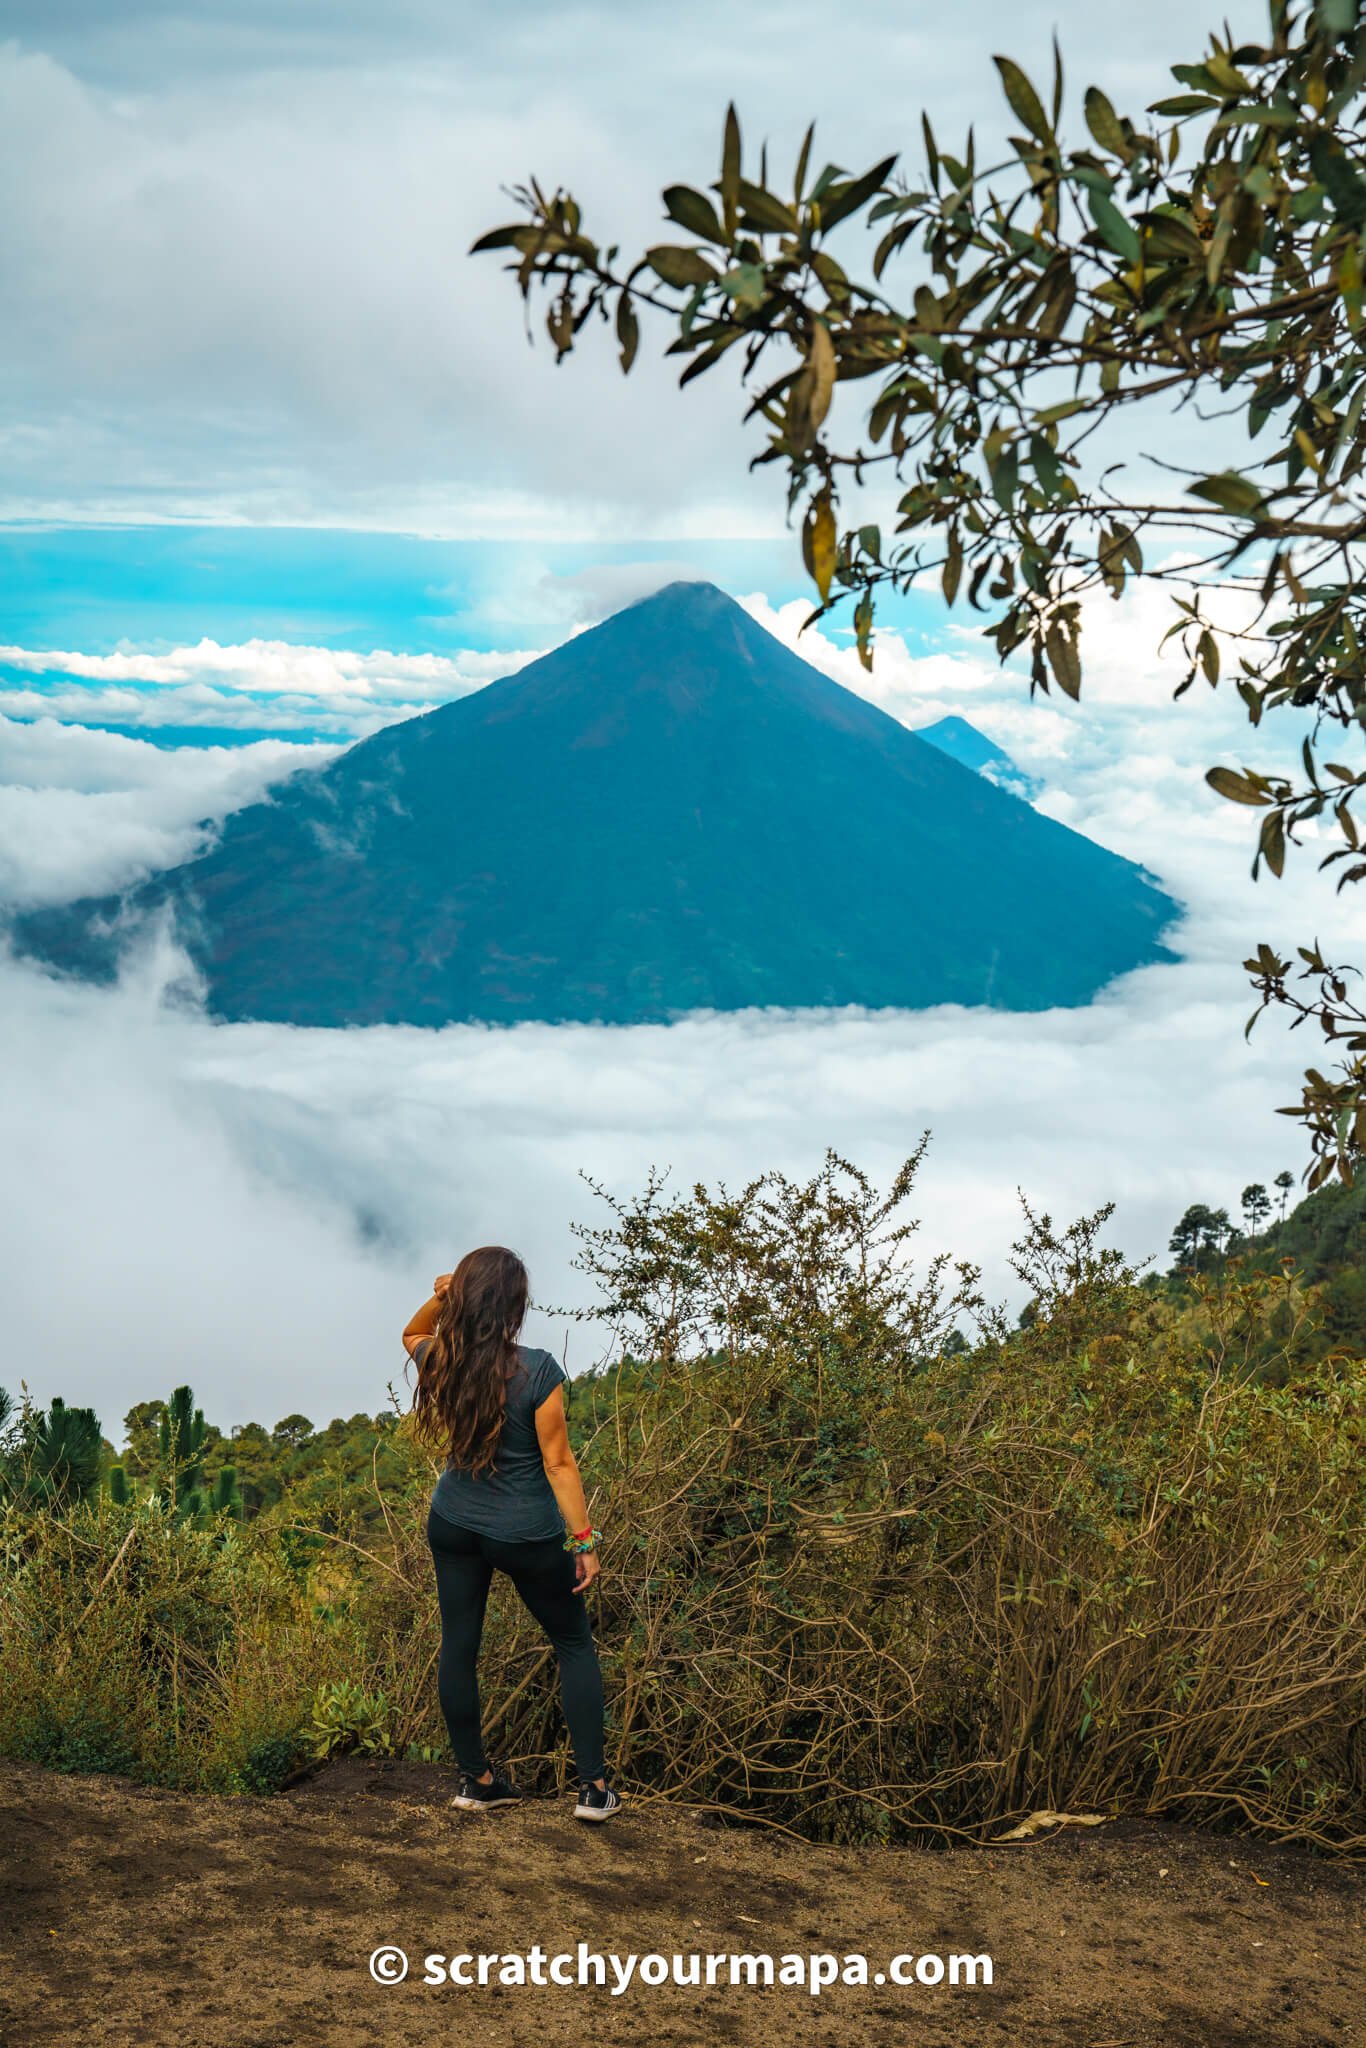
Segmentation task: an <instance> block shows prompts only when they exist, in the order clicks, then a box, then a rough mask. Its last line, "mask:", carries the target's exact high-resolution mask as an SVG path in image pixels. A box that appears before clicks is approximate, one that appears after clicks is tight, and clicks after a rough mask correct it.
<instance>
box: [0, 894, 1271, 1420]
mask: <svg viewBox="0 0 1366 2048" xmlns="http://www.w3.org/2000/svg"><path fill="white" fill-rule="evenodd" d="M1220 943H1222V941H1220V942H1219V943H1216V942H1215V939H1214V935H1213V934H1211V935H1210V937H1209V939H1208V940H1206V941H1205V942H1203V943H1201V944H1200V945H1199V946H1198V948H1197V951H1198V953H1199V955H1200V957H1199V959H1198V960H1197V961H1196V963H1195V964H1192V965H1185V966H1181V967H1170V968H1151V969H1146V970H1144V971H1143V972H1141V973H1140V974H1137V975H1135V976H1132V977H1129V978H1128V980H1127V981H1126V982H1125V983H1122V984H1119V985H1117V986H1116V987H1115V988H1114V989H1113V990H1112V991H1110V992H1108V993H1107V994H1106V995H1105V996H1104V997H1103V998H1102V999H1101V1000H1100V1001H1098V1002H1097V1003H1095V1004H1093V1005H1091V1006H1090V1007H1089V1008H1087V1009H1084V1010H1072V1011H1054V1012H1049V1013H1047V1014H1044V1015H1041V1016H1009V1015H1005V1014H1000V1013H990V1012H982V1011H962V1010H955V1009H944V1010H938V1011H931V1012H926V1013H924V1014H921V1015H908V1014H905V1013H884V1014H882V1015H860V1014H858V1013H854V1012H830V1013H817V1014H814V1015H806V1016H801V1015H784V1014H781V1013H754V1012H751V1013H746V1014H741V1015H738V1016H727V1017H706V1016H698V1017H695V1018H692V1019H689V1020H687V1021H685V1022H683V1023H681V1024H677V1025H674V1026H671V1027H662V1026H649V1027H641V1028H637V1029H631V1030H604V1029H600V1028H594V1027H588V1026H582V1027H581V1026H549V1025H527V1026H520V1027H517V1028H515V1029H512V1030H494V1029H482V1028H477V1027H469V1026H453V1027H449V1028H447V1029H446V1030H443V1031H439V1032H425V1031H419V1030H415V1029H409V1028H396V1027H395V1028H384V1029H375V1030H367V1031H338V1032H324V1031H303V1030H294V1029H290V1028H288V1027H281V1026H276V1025H262V1024H248V1025H233V1026H221V1025H218V1026H214V1025H209V1024H207V1023H205V1022H204V1021H203V1019H202V1018H201V1017H199V1016H198V1015H196V1014H194V1013H193V1011H190V1010H187V1009H184V1008H172V1009H166V1008H164V1007H161V1006H159V1004H158V1000H157V991H158V987H159V985H160V981H161V978H162V977H163V976H164V975H165V973H166V971H167V965H168V963H167V962H166V960H165V959H164V958H163V959H162V961H161V962H160V964H159V966H157V967H149V966H147V965H146V964H145V963H144V964H143V965H141V966H138V965H134V966H132V967H130V969H129V972H128V974H127V978H126V980H125V984H124V986H123V987H122V988H120V989H119V990H117V991H113V992H108V991H101V990H95V989H90V988H80V987H74V986H71V985H69V984H65V985H64V984H60V983H56V982H53V981H50V980H48V979H47V978H45V977H43V976H41V975H39V974H38V973H36V972H34V971H33V970H31V969H28V968H24V967H21V966H9V967H8V968H4V967H0V1004H2V1005H3V1008H4V1012H5V1015H6V1033H7V1039H8V1042H9V1044H10V1046H11V1048H12V1050H11V1053H10V1056H9V1057H8V1058H7V1060H6V1061H5V1062H4V1064H3V1067H0V1147H3V1149H4V1152H5V1156H6V1159H7V1160H8V1162H9V1164H10V1172H9V1173H8V1174H7V1176H6V1181H5V1193H4V1196H3V1198H2V1203H3V1206H0V1237H3V1241H4V1243H5V1246H6V1253H7V1260H6V1263H7V1267H8V1269H9V1272H10V1275H11V1278H10V1281H9V1283H8V1285H7V1289H6V1311H5V1323H6V1344H5V1350H6V1355H7V1357H8V1358H9V1359H11V1360H15V1361H19V1362H20V1368H21V1369H22V1370H23V1371H24V1372H25V1374H26V1377H27V1378H28V1380H29V1383H30V1385H31V1386H32V1388H33V1390H34V1392H35V1394H36V1395H38V1396H39V1397H40V1398H43V1399H46V1398H50V1397H51V1395H52V1394H54V1393H61V1394H63V1395H64V1396H65V1397H66V1398H67V1399H68V1400H89V1401H92V1402H93V1403H94V1404H95V1406H96V1407H97V1408H98V1409H99V1410H100V1412H101V1413H102V1415H103V1416H104V1418H105V1420H106V1423H108V1422H110V1421H111V1420H113V1419H115V1418H116V1417H118V1416H119V1415H121V1414H122V1413H123V1411H124V1409H126V1408H127V1407H128V1406H129V1405H130V1404H131V1402H132V1401H134V1400H135V1399H144V1398H148V1397H149V1396H151V1395H154V1394H157V1393H160V1392H164V1391H165V1390H167V1389H169V1387H170V1386H171V1385H173V1384H175V1383H177V1382H179V1381H180V1380H182V1379H186V1378H188V1379H190V1380H192V1381H193V1383H194V1385H195V1387H196V1390H197V1392H198V1393H199V1394H200V1396H201V1398H202V1399H203V1400H204V1401H205V1403H206V1406H207V1409H208V1412H209V1413H210V1415H211V1416H212V1417H213V1418H214V1419H215V1420H217V1421H219V1422H221V1423H225V1424H226V1423H231V1422H240V1421H242V1420H245V1419H247V1418H248V1417H250V1416H255V1417H257V1418H258V1419H261V1420H264V1421H266V1422H272V1421H274V1420H275V1419H277V1416H278V1415H282V1414H284V1413H286V1412H288V1411H290V1410H291V1409H295V1408H302V1409H303V1410H304V1411H305V1412H306V1413H308V1414H309V1415H311V1416H313V1418H314V1419H315V1420H322V1419H324V1418H326V1417H328V1416H330V1415H332V1414H333V1413H340V1414H346V1413H350V1412H353V1411H354V1410H355V1409H357V1408H366V1409H370V1410H373V1409H375V1408H377V1407H379V1406H380V1405H381V1404H382V1402H383V1399H384V1385H385V1381H386V1379H388V1378H389V1377H390V1376H392V1375H393V1374H394V1373H395V1372H396V1370H397V1369H398V1366H399V1364H400V1363H401V1361H400V1359H399V1352H398V1344H397V1333H398V1330H399V1329H400V1328H401V1327H402V1324H403V1322H404V1321H405V1320H406V1318H407V1316H408V1314H409V1313H410V1312H411V1310H412V1308H413V1307H414V1306H415V1304H416V1303H417V1301H418V1300H420V1299H421V1298H422V1296H423V1295H424V1293H425V1291H426V1288H427V1285H428V1281H429V1279H430V1275H431V1273H432V1272H433V1271H437V1270H441V1269H442V1268H445V1267H449V1265H450V1264H451V1262H452V1260H453V1259H454V1258H455V1257H456V1256H458V1254H459V1253H460V1252H461V1251H462V1250H463V1249H465V1248H467V1247H468V1245H469V1244H470V1243H472V1242H478V1241H487V1240H489V1239H493V1240H501V1241H505V1242H510V1243H512V1244H514V1245H516V1246H517V1247H518V1248H519V1249H520V1250H521V1251H522V1253H523V1255H524V1256H525V1257H526V1258H527V1259H528V1261H529V1263H530V1266H531V1269H532V1274H533V1279H534V1283H535V1288H536V1294H537V1298H538V1300H539V1301H541V1302H542V1303H551V1304H559V1305H560V1306H571V1305H573V1304H574V1303H575V1302H576V1301H582V1300H583V1298H584V1297H583V1294H582V1283H581V1281H580V1280H579V1278H578V1276H576V1275H575V1274H574V1273H573V1272H572V1270H571V1264H570V1261H571V1258H572V1255H573V1251H574V1244H573V1240H572V1238H571V1235H570V1231H569V1225H570V1223H571V1222H572V1221H575V1220H586V1219H590V1218H591V1216H592V1210H593V1207H594V1204H593V1203H592V1199H591V1197H590V1196H589V1195H588V1193H587V1190H586V1189H585V1188H584V1186H583V1185H582V1183H581V1181H580V1180H579V1178H578V1175H579V1172H580V1170H583V1171H584V1172H587V1173H590V1174H591V1175H592V1176H593V1177H594V1178H595V1179H598V1180H601V1181H603V1182H605V1183H606V1184H607V1185H608V1186H609V1187H610V1188H612V1189H614V1190H615V1191H617V1192H619V1193H622V1194H628V1193H630V1192H631V1191H632V1190H633V1189H635V1188H637V1187H638V1186H640V1184H641V1183H642V1181H643V1179H644V1176H645V1173H646V1171H647V1169H648V1168H649V1167H650V1166H651V1165H652V1164H658V1165H661V1166H668V1167H670V1168H672V1170H673V1173H674V1175H675V1176H676V1178H677V1180H678V1181H679V1182H680V1183H681V1184H683V1185H687V1184H689V1183H690V1182H691V1181H692V1180H693V1179H694V1178H702V1179H705V1180H708V1181H711V1182H715V1181H717V1180H721V1179H725V1180H729V1181H731V1182H732V1183H738V1182H740V1181H742V1180H743V1179H744V1178H746V1177H747V1176H748V1175H750V1174H751V1173H754V1172H756V1171H761V1170H763V1169H764V1168H766V1167H769V1166H778V1167H781V1168H783V1169H785V1170H786V1171H788V1172H790V1173H793V1174H802V1175H804V1174H806V1173H809V1172H811V1171H814V1169H815V1168H816V1166H817V1165H818V1164H819V1162H820V1157H821V1153H822V1149H823V1147H824V1146H825V1145H827V1144H831V1145H835V1146H837V1147H838V1148H839V1149H840V1150H841V1151H842V1152H844V1153H846V1154H848V1155H849V1156H851V1157H853V1158H855V1159H856V1160H858V1161H859V1162H860V1163H862V1164H863V1165H865V1166H866V1167H867V1168H868V1169H870V1170H871V1171H873V1172H875V1173H877V1174H879V1175H882V1176H887V1175H889V1174H890V1173H891V1171H892V1170H893V1168H894V1167H895V1165H896V1164H897V1163H898V1161H899V1158H900V1156H901V1155H902V1154H904V1153H905V1152H906V1151H908V1150H909V1149H910V1148H911V1147H912V1146H913V1144H914V1143H915V1141H916V1138H917V1136H918V1134H919V1133H920V1131H921V1130H922V1129H923V1128H925V1127H929V1128H931V1129H932V1130H933V1132H934V1143H933V1147H932V1151H931V1155H930V1160H929V1163H928V1165H927V1167H926V1169H925V1172H924V1178H923V1182H922V1186H921V1190H920V1195H919V1200H918V1207H919V1213H921V1214H922V1215H923V1216H924V1217H925V1218H926V1219H927V1221H926V1224H925V1227H924V1232H923V1237H924V1248H925V1250H926V1251H929V1250H935V1249H940V1248H945V1249H950V1250H954V1251H956V1252H958V1253H961V1254H964V1255H969V1256H973V1257H976V1258H979V1259H980V1260H982V1261H983V1262H984V1264H985V1265H986V1267H987V1269H988V1276H989V1279H990V1282H991V1285H992V1289H993V1291H994V1292H997V1293H1002V1294H1003V1293H1005V1292H1007V1289H1008V1275H1007V1272H1006V1252H1007V1249H1008V1246H1009V1244H1010V1242H1011V1239H1012V1237H1013V1236H1014V1235H1016V1234H1017V1229H1016V1226H1017V1221H1018V1214H1017V1210H1016V1206H1015V1193H1014V1190H1015V1188H1016V1187H1017V1186H1022V1187H1023V1188H1024V1189H1025V1190H1026V1191H1027V1192H1028V1194H1029V1195H1030V1197H1031V1198H1032V1199H1033V1200H1034V1201H1036V1202H1037V1203H1040V1204H1042V1205H1044V1206H1046V1207H1047V1208H1048V1209H1050V1210H1051V1211H1052V1213H1053V1214H1054V1215H1055V1216H1059V1217H1070V1216H1072V1215H1073V1214H1076V1213H1079V1212H1080V1211H1082V1210H1083V1209H1087V1208H1090V1207H1092V1206H1094V1205H1097V1204H1099V1203H1100V1202H1102V1201H1104V1200H1107V1199H1114V1200H1116V1201H1117V1203H1118V1205H1119V1208H1118V1215H1117V1218H1116V1221H1115V1224H1114V1226H1113V1229H1112V1232H1111V1235H1112V1237H1113V1238H1114V1240H1115V1241H1117V1242H1120V1243H1122V1244H1123V1245H1124V1246H1125V1247H1126V1248H1127V1249H1128V1250H1129V1251H1130V1252H1132V1253H1134V1254H1137V1255H1147V1254H1151V1253H1161V1252H1162V1251H1163V1250H1164V1247H1165V1243H1166V1238H1167V1235H1168V1233H1169V1231H1170V1228H1171V1225H1172V1223H1173V1221H1174V1219H1175V1217H1176V1216H1177V1215H1178V1214H1179V1213H1180V1211H1181V1209H1182V1208H1184V1207H1185V1205H1186V1204H1187V1203H1188V1202H1190V1201H1192V1200H1195V1199H1209V1200H1211V1201H1214V1202H1216V1203H1225V1204H1230V1205H1236V1198H1237V1193H1238V1190H1239V1189H1240V1188H1241V1187H1242V1186H1243V1185H1244V1184H1245V1183H1246V1182H1247V1181H1249V1180H1252V1179H1260V1180H1267V1179H1268V1178H1269V1177H1270V1176H1271V1175H1273V1174H1274V1173H1275V1172H1276V1171H1278V1170H1279V1169H1280V1168H1281V1167H1282V1166H1284V1165H1287V1164H1292V1165H1297V1164H1298V1158H1297V1155H1296V1140H1295V1137H1294V1135H1293V1133H1291V1132H1290V1131H1288V1130H1287V1129H1286V1128H1284V1127H1283V1126H1281V1125H1278V1123H1277V1121H1276V1119H1275V1118H1274V1116H1273V1115H1272V1114H1271V1110H1272V1109H1273V1108H1274V1106H1275V1105H1276V1104H1277V1103H1279V1102H1282V1101H1285V1100H1288V1099H1290V1097H1291V1094H1292V1093H1293V1082H1294V1077H1295V1075H1296V1073H1297V1071H1298V1065H1299V1053H1300V1048H1299V1046H1298V1045H1297V1044H1296V1043H1295V1042H1294V1041H1293V1040H1287V1037H1286V1034H1285V1033H1284V1032H1283V1031H1282V1030H1281V1029H1280V1027H1279V1026H1278V1025H1276V1024H1274V1023H1272V1024H1269V1025H1268V1027H1267V1028H1266V1029H1265V1030H1264V1031H1262V1032H1258V1033H1255V1034H1254V1036H1253V1040H1252V1042H1251V1043H1250V1044H1244V1043H1243V1041H1242V1038H1241V1035H1240V1030H1239V1024H1240V1021H1241V1016H1242V1013H1243V1011H1244V1009H1245V1008H1246V1007H1247V999H1246V997H1245V996H1242V995H1241V994H1240V992H1239V984H1240V980H1241V977H1240V976H1239V974H1238V971H1237V968H1236V965H1235V964H1234V963H1233V961H1232V959H1231V958H1230V957H1229V955H1228V954H1227V953H1221V952H1220V950H1219V944H1220ZM531 1334H532V1338H533V1341H537V1342H548V1343H551V1344H553V1345H554V1346H555V1347H556V1349H559V1348H560V1346H561V1344H562V1342H563V1341H564V1338H565V1336H566V1334H568V1336H569V1345H570V1349H569V1360H570V1364H571V1367H575V1368H577V1367H581V1366H583V1365H585V1364H587V1363H588V1362H589V1361H590V1359H591V1358H592V1357H593V1356H594V1355H595V1351H594V1343H595V1340H594V1338H593V1337H592V1336H591V1335H590V1333H589V1332H587V1331H585V1330H583V1329H582V1328H578V1327H572V1326H571V1327H569V1328H568V1330H567V1329H566V1326H564V1325H561V1324H558V1323H555V1322H553V1321H552V1320H550V1319H549V1318H547V1317H546V1316H545V1315H544V1314H542V1315H538V1316H537V1317H536V1318H535V1320H534V1324H533V1327H532V1331H531ZM9 1370H10V1371H11V1373H13V1371H14V1368H13V1366H11V1367H10V1368H9Z"/></svg>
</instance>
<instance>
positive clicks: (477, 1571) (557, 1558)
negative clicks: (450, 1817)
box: [427, 1508, 604, 1779]
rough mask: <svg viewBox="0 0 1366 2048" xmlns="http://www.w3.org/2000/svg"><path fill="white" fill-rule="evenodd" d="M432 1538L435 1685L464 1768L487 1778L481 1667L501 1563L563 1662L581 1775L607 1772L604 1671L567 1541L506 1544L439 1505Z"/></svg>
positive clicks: (563, 1692) (431, 1516)
mask: <svg viewBox="0 0 1366 2048" xmlns="http://www.w3.org/2000/svg"><path fill="white" fill-rule="evenodd" d="M427 1541H428V1543H430V1545H431V1547H432V1562H433V1563H434V1564H435V1566H436V1597H437V1600H438V1602H439V1603H440V1607H441V1660H440V1662H439V1663H438V1665H437V1667H436V1689H437V1694H438V1697H439V1698H440V1701H441V1712H442V1714H443V1715H444V1716H445V1720H446V1728H447V1731H448V1733H449V1735H450V1738H451V1748H452V1749H453V1750H454V1752H455V1760H456V1763H457V1764H458V1765H459V1766H460V1769H461V1770H462V1771H469V1772H471V1773H472V1774H473V1775H474V1776H475V1777H476V1778H481V1777H482V1776H483V1774H484V1772H485V1771H486V1770H487V1769H488V1767H489V1764H488V1758H487V1757H486V1756H485V1754H484V1737H483V1730H482V1727H481V1723H480V1714H479V1679H478V1676H477V1674H476V1671H475V1664H476V1661H477V1659H478V1656H479V1639H480V1637H481V1636H482V1634H483V1632H484V1608H485V1606H486V1604H487V1602H488V1597H489V1581H490V1580H491V1579H492V1577H493V1573H494V1569H495V1567H496V1568H497V1569H498V1570H499V1571H502V1572H506V1573H507V1575H508V1577H509V1578H510V1579H511V1580H512V1583H513V1585H514V1586H515V1587H516V1588H517V1591H518V1594H519V1595H520V1597H521V1600H522V1604H523V1605H524V1606H525V1607H526V1608H527V1609H528V1610H529V1612H530V1613H532V1614H533V1615H534V1616H535V1617H536V1619H537V1621H538V1622H539V1623H540V1624H541V1627H542V1628H543V1629H544V1630H545V1632H546V1634H547V1635H548V1636H549V1638H550V1640H551V1642H552V1643H553V1644H554V1647H555V1655H556V1656H557V1657H558V1658H559V1660H560V1698H561V1700H562V1702H563V1704H564V1718H565V1720H566V1721H567V1722H568V1724H569V1739H570V1741H571V1742H572V1744H573V1745H574V1763H575V1767H576V1768H577V1770H578V1774H579V1777H580V1778H581V1779H582V1778H600V1777H602V1775H603V1771H604V1764H603V1752H602V1673H601V1672H600V1671H599V1669H598V1653H597V1651H596V1649H595V1648H594V1647H593V1630H592V1628H591V1626H590V1624H589V1620H588V1609H587V1607H586V1605H585V1603H584V1597H583V1595H582V1593H576V1592H575V1591H574V1560H573V1557H572V1555H571V1554H570V1553H569V1552H568V1551H567V1550H566V1549H565V1548H564V1545H563V1542H562V1541H561V1540H560V1538H558V1537H555V1536H552V1537H549V1538H547V1539H546V1540H545V1541H544V1542H541V1543H502V1542H500V1541H499V1540H498V1538H497V1537H496V1536H480V1535H477V1534H476V1533H475V1532H474V1530H472V1529H462V1528H461V1527H460V1525H459V1524H458V1523H456V1522H451V1521H448V1520H447V1519H446V1517H445V1516H444V1515H439V1514H438V1513H437V1512H436V1510H435V1508H433V1509H431V1510H430V1511H429V1513H428V1516H427Z"/></svg>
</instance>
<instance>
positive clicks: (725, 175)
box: [721, 100, 740, 235]
mask: <svg viewBox="0 0 1366 2048" xmlns="http://www.w3.org/2000/svg"><path fill="white" fill-rule="evenodd" d="M739 201H740V117H739V115H738V114H737V113H736V111H735V102H734V101H733V100H732V102H731V104H730V105H729V106H728V107H727V108H726V128H725V135H724V138H723V140H722V144H721V207H722V211H723V212H724V214H725V217H726V231H727V233H728V234H732V235H733V234H734V233H735V223H736V219H737V217H738V214H739Z"/></svg>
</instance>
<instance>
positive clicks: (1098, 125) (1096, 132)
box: [1084, 85, 1134, 163]
mask: <svg viewBox="0 0 1366 2048" xmlns="http://www.w3.org/2000/svg"><path fill="white" fill-rule="evenodd" d="M1084 107H1085V113H1086V125H1087V127H1088V128H1089V129H1090V131H1091V134H1092V136H1093V137H1094V138H1095V140H1096V142H1098V143H1099V145H1100V147H1101V148H1102V149H1106V150H1108V151H1109V152H1110V155H1111V156H1119V157H1123V159H1124V161H1125V162H1126V163H1127V162H1128V161H1129V158H1130V157H1131V156H1132V155H1133V153H1134V152H1133V145H1132V143H1131V142H1130V141H1129V140H1128V138H1127V136H1126V135H1125V133H1124V130H1123V128H1122V127H1121V125H1120V119H1119V115H1118V114H1117V113H1116V112H1115V110H1114V108H1113V107H1112V106H1111V104H1110V102H1109V100H1108V99H1107V98H1106V97H1105V94H1104V93H1103V92H1102V91H1101V89H1100V87H1099V86H1098V85H1088V86H1087V88H1086V99H1085V102H1084Z"/></svg>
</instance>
